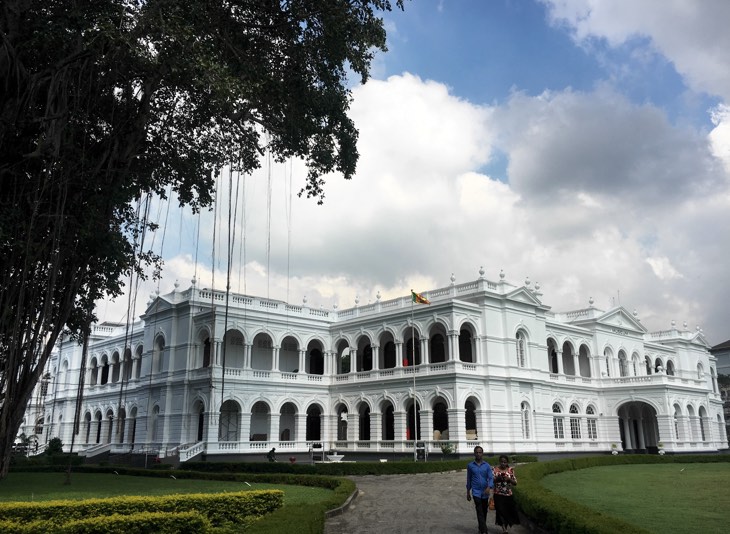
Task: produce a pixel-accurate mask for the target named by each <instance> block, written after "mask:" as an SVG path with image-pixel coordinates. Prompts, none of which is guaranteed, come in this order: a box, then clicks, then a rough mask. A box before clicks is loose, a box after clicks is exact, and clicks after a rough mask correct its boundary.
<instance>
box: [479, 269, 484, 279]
mask: <svg viewBox="0 0 730 534" xmlns="http://www.w3.org/2000/svg"><path fill="white" fill-rule="evenodd" d="M479 278H484V267H479Z"/></svg>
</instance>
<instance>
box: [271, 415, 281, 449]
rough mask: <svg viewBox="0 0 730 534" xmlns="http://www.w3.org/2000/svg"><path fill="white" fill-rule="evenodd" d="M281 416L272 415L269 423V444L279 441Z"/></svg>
mask: <svg viewBox="0 0 730 534" xmlns="http://www.w3.org/2000/svg"><path fill="white" fill-rule="evenodd" d="M280 419H281V414H278V413H272V414H271V419H270V421H269V442H270V443H274V442H278V441H279V420H280Z"/></svg>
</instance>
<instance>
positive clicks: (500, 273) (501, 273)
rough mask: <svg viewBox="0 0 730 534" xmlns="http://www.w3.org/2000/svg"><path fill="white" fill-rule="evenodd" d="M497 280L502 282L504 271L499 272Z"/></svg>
mask: <svg viewBox="0 0 730 534" xmlns="http://www.w3.org/2000/svg"><path fill="white" fill-rule="evenodd" d="M499 279H500V280H504V269H500V270H499Z"/></svg>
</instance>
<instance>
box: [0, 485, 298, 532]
mask: <svg viewBox="0 0 730 534" xmlns="http://www.w3.org/2000/svg"><path fill="white" fill-rule="evenodd" d="M283 503H284V492H282V491H279V490H267V491H242V492H235V493H211V494H179V495H166V496H162V497H136V496H135V497H114V498H111V499H86V500H83V501H45V502H15V503H14V502H9V503H0V519H5V520H11V521H17V522H20V521H35V520H45V521H52V522H54V523H59V524H61V523H67V522H69V521H75V520H79V519H83V518H88V517H96V516H107V515H113V514H122V515H130V514H135V513H139V512H168V513H169V512H184V511H191V510H192V511H196V512H198V513H199V514H203V515H205V516H207V518H208V519H209V520H210V521H211V522H212V523H213V524H214V525H222V524H225V523H228V522H231V523H237V524H247V523H250V522H251V521H253V520H254V519H255V518H258V517H260V516H262V515H265V514H267V513H271V512H273V511H274V510H276V509H277V508H280V507H281V506H282V505H283Z"/></svg>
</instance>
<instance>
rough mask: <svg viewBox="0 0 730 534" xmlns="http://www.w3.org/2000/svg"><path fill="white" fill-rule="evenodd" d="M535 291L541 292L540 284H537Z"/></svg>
mask: <svg viewBox="0 0 730 534" xmlns="http://www.w3.org/2000/svg"><path fill="white" fill-rule="evenodd" d="M535 291H540V282H535Z"/></svg>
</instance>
